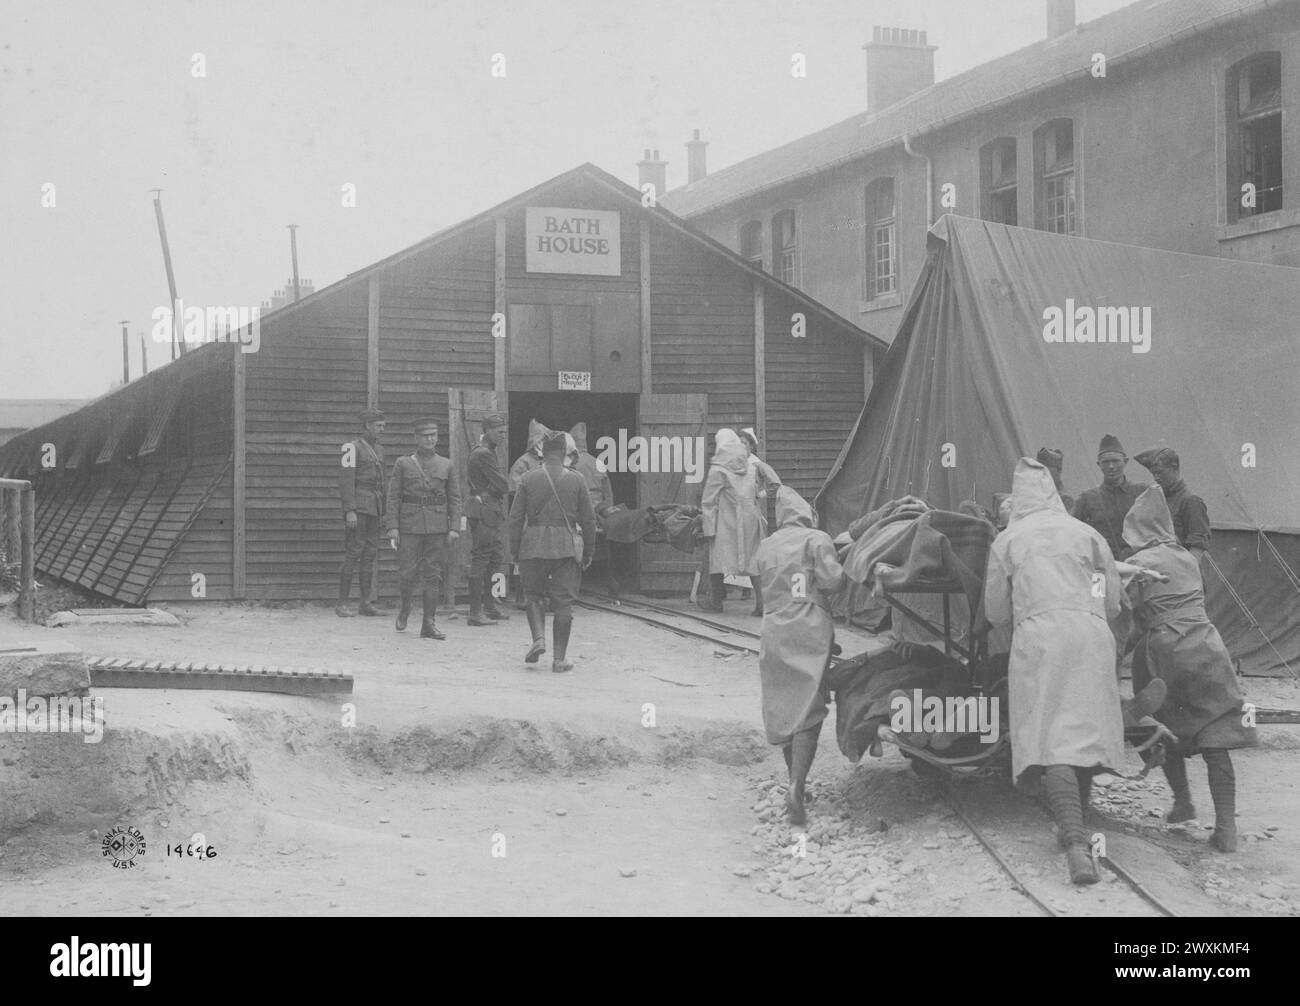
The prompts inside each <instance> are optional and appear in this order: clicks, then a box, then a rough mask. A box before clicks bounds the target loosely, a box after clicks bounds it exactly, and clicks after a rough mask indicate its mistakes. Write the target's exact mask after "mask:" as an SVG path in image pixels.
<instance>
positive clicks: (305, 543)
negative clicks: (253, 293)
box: [225, 283, 368, 599]
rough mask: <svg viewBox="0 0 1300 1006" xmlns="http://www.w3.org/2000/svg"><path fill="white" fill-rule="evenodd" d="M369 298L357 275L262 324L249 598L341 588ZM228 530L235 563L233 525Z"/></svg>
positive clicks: (251, 366)
mask: <svg viewBox="0 0 1300 1006" xmlns="http://www.w3.org/2000/svg"><path fill="white" fill-rule="evenodd" d="M367 299H368V298H367V296H366V284H365V283H354V284H352V285H351V286H348V287H345V288H343V289H341V290H338V291H336V292H334V293H332V294H330V295H329V296H327V297H323V298H320V299H318V300H317V301H316V302H315V303H314V304H310V305H308V306H305V307H303V308H300V309H298V310H296V311H294V312H293V313H291V314H290V315H288V316H287V317H285V318H284V319H283V320H280V321H275V322H271V323H264V324H263V327H262V344H261V348H260V349H259V350H258V351H257V352H256V353H250V354H248V358H247V361H246V363H247V370H246V374H247V378H246V403H247V410H246V413H245V415H246V424H247V427H246V428H247V448H246V455H245V457H246V464H247V497H246V504H245V505H246V515H247V516H246V521H247V525H246V527H247V560H248V561H247V581H246V584H247V586H246V593H247V596H248V597H249V598H250V599H266V598H274V599H280V598H297V597H328V596H333V594H334V593H337V584H338V568H339V562H340V561H341V560H342V557H343V556H342V550H343V515H342V511H341V510H340V508H339V496H338V473H339V459H340V456H341V455H340V450H341V446H342V444H344V443H345V442H347V441H348V440H350V439H352V438H353V437H355V436H356V435H357V431H358V426H359V420H358V419H357V414H358V413H359V412H361V410H362V409H364V408H365V407H366V313H367V303H366V302H367ZM225 534H226V549H227V558H226V560H225V568H226V569H227V570H228V569H229V566H230V560H229V548H230V537H231V532H230V530H229V527H228V526H227V529H226V531H225ZM331 582H332V583H333V584H334V587H333V588H331V589H330V590H327V589H326V587H327V585H328V584H329V583H331Z"/></svg>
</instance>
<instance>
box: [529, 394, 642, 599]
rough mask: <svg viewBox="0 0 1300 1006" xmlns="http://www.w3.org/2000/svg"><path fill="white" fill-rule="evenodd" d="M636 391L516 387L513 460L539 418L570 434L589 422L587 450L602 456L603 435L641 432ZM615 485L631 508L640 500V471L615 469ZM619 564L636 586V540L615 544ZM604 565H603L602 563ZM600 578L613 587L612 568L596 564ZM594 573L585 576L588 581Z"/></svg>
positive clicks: (628, 584)
mask: <svg viewBox="0 0 1300 1006" xmlns="http://www.w3.org/2000/svg"><path fill="white" fill-rule="evenodd" d="M638 397H639V396H637V395H633V394H609V393H600V392H589V391H512V392H510V407H509V413H510V451H509V453H510V463H511V464H514V462H515V459H516V458H518V457H519V456H520V455H521V454H523V453H524V451H525V450H527V448H528V421H529V420H530V419H536V420H537V421H538V422H539V423H541V424H542V425H543V426H546V427H548V428H549V429H552V430H563V431H564V432H565V433H568V432H569V431H570V430H571V429H572V428H573V426H574V425H575V424H576V423H580V422H585V423H586V424H587V451H588V452H589V453H591V454H594V455H596V456H597V457H599V455H600V451H599V449H598V448H597V446H596V444H597V442H598V441H599V440H600V438H601V437H612V438H613V439H614V441H615V443H617V442H618V434H619V430H620V429H622V430H626V431H627V432H626V434H625V436H627V437H628V438H629V439H630V438H631V437H633V436H635V435H636V429H637V411H638V410H637V399H638ZM609 485H610V488H611V489H612V490H613V491H614V502H615V503H621V504H623V505H624V506H626V507H628V508H629V509H633V508H635V507H636V505H637V493H636V490H637V476H636V474H635V473H634V472H614V471H612V472H610V473H609ZM610 551H611V556H610V558H611V559H612V561H613V565H614V566H615V567H616V568H617V570H618V573H617V576H618V579H619V581H620V584H621V586H622V588H623V589H625V590H628V589H632V588H633V587H634V586H635V585H636V567H637V548H636V546H635V545H617V544H614V545H611V546H610ZM600 565H603V563H602V564H600ZM591 572H592V574H594V582H595V583H596V584H597V585H600V584H601V583H604V584H605V585H606V586H608V583H609V581H608V575H609V570H607V569H597V568H595V567H593V569H592V571H591ZM588 579H589V577H586V576H584V577H583V580H584V583H585V582H586V581H587V580H588Z"/></svg>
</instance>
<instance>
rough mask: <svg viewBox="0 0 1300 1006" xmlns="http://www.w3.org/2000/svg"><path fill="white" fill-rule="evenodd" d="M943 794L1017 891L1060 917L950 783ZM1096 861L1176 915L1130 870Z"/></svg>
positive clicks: (1137, 892) (1153, 903)
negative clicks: (1017, 870)
mask: <svg viewBox="0 0 1300 1006" xmlns="http://www.w3.org/2000/svg"><path fill="white" fill-rule="evenodd" d="M943 797H944V801H945V802H946V803H947V804H948V806H949V807H951V808H952V810H953V813H955V814H956V815H957V816H958V817H959V818H961V821H962V824H964V825H966V827H967V829H968V830H969V831H970V833H971V834H972V835H974V836H975V840H976V841H977V842H979V844H980V845H981V846H983V847H984V851H985V852H987V853H988V854H989V856H990V857H992V859H993V861H994V862H995V863H997V864H998V867H999V868H1000V869H1001V870H1002V872H1003V873H1005V874H1006V875H1007V876H1008V877H1009V878H1010V879H1011V883H1012V886H1013V888H1014V889H1015V890H1016V891H1018V892H1019V893H1021V894H1023V895H1024V896H1025V897H1026V898H1028V899H1029V900H1030V901H1032V902H1033V903H1034V904H1035V905H1036V906H1037V907H1038V908H1039V909H1040V910H1041V911H1043V912H1044V913H1046V914H1047V915H1050V916H1051V917H1052V918H1060V916H1061V913H1060V912H1058V911H1057V910H1056V909H1054V908H1053V907H1052V906H1051V905H1050V904H1048V903H1047V901H1045V900H1044V899H1043V898H1041V897H1039V896H1038V894H1036V893H1035V892H1034V890H1033V888H1032V887H1031V886H1030V885H1029V884H1027V883H1026V882H1025V880H1024V878H1023V877H1021V876H1020V874H1018V873H1017V872H1016V870H1015V869H1014V868H1013V867H1012V866H1011V864H1010V863H1008V862H1007V860H1006V858H1005V857H1004V856H1003V855H1002V854H1001V853H999V852H998V850H997V848H996V846H994V844H993V842H992V841H990V839H989V837H988V836H987V835H986V834H984V832H983V830H982V829H981V828H980V827H979V825H977V824H976V823H975V822H974V821H972V820H971V818H970V815H969V814H967V813H966V811H965V810H964V809H963V808H962V806H961V804H960V803H959V802H958V800H957V797H956V794H954V793H953V791H952V787H951V786H949V785H948V784H947V783H946V781H945V783H944V785H943ZM1097 861H1098V862H1099V863H1101V864H1102V865H1103V866H1105V867H1106V868H1107V869H1108V870H1110V871H1111V873H1113V874H1115V876H1117V877H1119V879H1120V880H1121V881H1122V882H1123V883H1124V885H1125V886H1126V887H1127V888H1128V889H1129V890H1130V891H1132V892H1133V893H1134V894H1135V895H1137V896H1138V897H1139V898H1140V899H1141V900H1142V901H1144V902H1146V903H1147V904H1148V905H1150V906H1151V907H1152V908H1154V909H1155V910H1156V911H1158V912H1159V913H1160V914H1161V915H1164V916H1167V917H1168V918H1171V919H1176V918H1178V915H1177V913H1176V912H1174V911H1173V910H1172V909H1171V908H1170V907H1169V906H1168V905H1166V904H1164V903H1163V902H1161V901H1160V900H1159V899H1158V898H1157V897H1156V896H1155V895H1154V894H1152V893H1151V892H1150V891H1149V890H1148V889H1147V888H1146V887H1145V886H1144V885H1143V884H1142V882H1141V881H1140V880H1138V879H1137V877H1135V876H1134V875H1133V874H1132V873H1130V872H1129V871H1128V870H1127V869H1125V868H1124V867H1123V866H1121V865H1120V864H1119V863H1117V862H1115V860H1114V859H1113V858H1112V857H1110V856H1098V857H1097Z"/></svg>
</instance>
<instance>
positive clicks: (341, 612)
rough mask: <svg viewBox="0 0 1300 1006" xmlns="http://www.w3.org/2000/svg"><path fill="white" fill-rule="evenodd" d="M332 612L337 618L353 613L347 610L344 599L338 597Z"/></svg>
mask: <svg viewBox="0 0 1300 1006" xmlns="http://www.w3.org/2000/svg"><path fill="white" fill-rule="evenodd" d="M334 614H336V615H338V616H339V618H351V617H352V616H353V613H352V612H351V611H349V610H348V606H347V602H346V599H340V600H339V603H338V604H336V605H334Z"/></svg>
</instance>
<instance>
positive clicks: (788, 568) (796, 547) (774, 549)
mask: <svg viewBox="0 0 1300 1006" xmlns="http://www.w3.org/2000/svg"><path fill="white" fill-rule="evenodd" d="M776 520H777V524H778V525H779V527H778V528H777V530H776V531H775V532H774V533H773V534H771V535H770V536H769V537H767V538H766V539H764V541H763V543H762V544H761V545H759V547H758V551H757V552H756V553H755V554H754V566H755V567H756V568H757V570H758V575H759V577H760V579H761V582H762V588H763V599H764V603H765V611H764V615H763V630H762V636H761V643H760V644H759V657H758V668H759V674H760V676H761V680H762V686H763V726H764V728H765V729H766V730H767V739H768V742H769V743H771V744H779V745H781V753H782V754H784V755H785V764H786V767H787V768H788V769H789V770H790V789H789V792H788V793H787V795H786V808H787V810H788V812H789V816H790V823H791V824H795V825H799V824H803V823H804V822H805V821H806V820H807V815H806V813H805V812H804V805H803V802H804V787H805V784H806V783H807V781H808V770H809V769H810V768H811V767H812V763H813V758H814V757H815V756H816V754H817V738H818V735H819V734H820V733H821V729H822V721H823V720H824V719H825V718H826V693H825V691H824V690H823V687H822V677H823V675H824V674H825V672H826V664H827V661H828V660H829V659H830V655H831V644H832V643H833V641H834V640H833V635H834V628H835V626H834V623H833V622H832V621H831V610H830V601H829V600H828V599H827V597H826V596H825V595H826V594H827V593H833V592H835V591H837V590H838V589H839V588H840V586H841V585H842V584H843V582H844V569H843V567H841V566H840V564H839V561H838V559H836V556H835V546H834V544H832V542H831V538H830V535H828V534H827V533H826V532H825V531H818V530H816V529H815V528H814V527H813V512H812V507H810V506H809V505H808V503H807V502H806V501H805V500H804V499H803V497H801V496H800V495H799V494H798V493H797V492H795V491H794V490H793V489H791V488H790V487H789V486H781V487H780V488H779V489H778V490H777V494H776Z"/></svg>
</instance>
